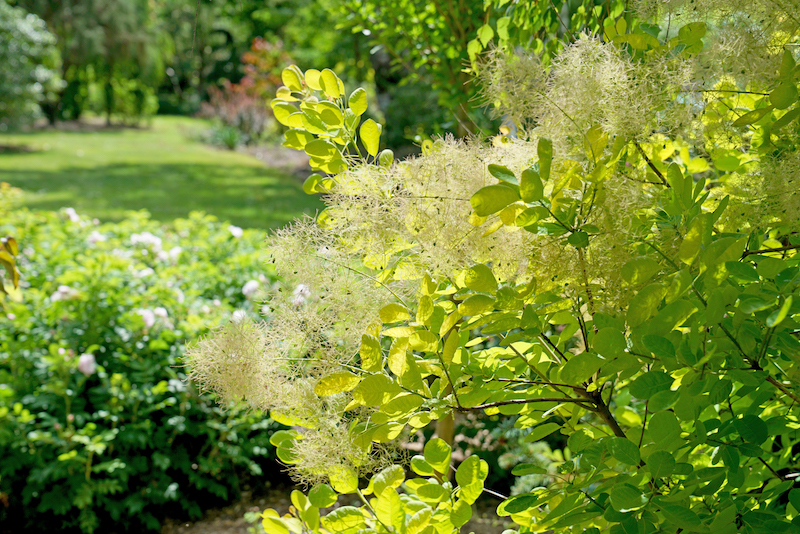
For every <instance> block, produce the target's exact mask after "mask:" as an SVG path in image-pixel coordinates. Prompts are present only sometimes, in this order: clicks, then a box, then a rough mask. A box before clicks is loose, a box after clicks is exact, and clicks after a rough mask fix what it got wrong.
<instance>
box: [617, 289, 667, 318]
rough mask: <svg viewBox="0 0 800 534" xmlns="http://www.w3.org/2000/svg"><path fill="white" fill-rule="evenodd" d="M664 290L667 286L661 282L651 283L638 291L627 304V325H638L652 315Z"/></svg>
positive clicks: (664, 292)
mask: <svg viewBox="0 0 800 534" xmlns="http://www.w3.org/2000/svg"><path fill="white" fill-rule="evenodd" d="M666 292H667V288H665V287H664V286H662V285H661V284H651V285H649V286H645V287H644V288H643V289H642V290H641V291H639V292H638V293H637V294H636V295H635V296H634V297H633V298H632V299H631V302H630V304H629V305H628V316H627V320H628V325H629V326H631V327H634V326H639V325H640V324H642V323H643V322H645V321H646V320H648V319H649V318H650V317H652V316H653V315H654V314H655V313H656V310H658V306H659V304H661V299H663V298H664V295H665V294H666Z"/></svg>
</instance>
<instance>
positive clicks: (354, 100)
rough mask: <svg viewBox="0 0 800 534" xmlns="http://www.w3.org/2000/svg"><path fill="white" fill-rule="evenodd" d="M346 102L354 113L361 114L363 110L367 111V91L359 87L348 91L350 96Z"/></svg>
mask: <svg viewBox="0 0 800 534" xmlns="http://www.w3.org/2000/svg"><path fill="white" fill-rule="evenodd" d="M347 104H348V106H349V107H350V109H351V110H353V113H355V114H356V115H363V114H364V112H365V111H367V92H366V91H365V90H364V89H363V88H361V87H359V88H358V89H356V90H355V91H353V92H352V93H350V98H349V99H347Z"/></svg>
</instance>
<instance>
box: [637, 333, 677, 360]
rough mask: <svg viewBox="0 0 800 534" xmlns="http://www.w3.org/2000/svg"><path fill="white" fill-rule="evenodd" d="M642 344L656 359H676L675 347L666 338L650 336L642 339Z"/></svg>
mask: <svg viewBox="0 0 800 534" xmlns="http://www.w3.org/2000/svg"><path fill="white" fill-rule="evenodd" d="M642 344H644V348H646V349H647V350H648V351H650V354H652V355H653V356H655V357H656V358H659V359H662V360H663V359H665V358H666V359H667V360H674V359H675V345H673V344H672V342H671V341H670V340H669V339H667V338H665V337H661V336H654V335H649V334H648V335H646V336H643V337H642Z"/></svg>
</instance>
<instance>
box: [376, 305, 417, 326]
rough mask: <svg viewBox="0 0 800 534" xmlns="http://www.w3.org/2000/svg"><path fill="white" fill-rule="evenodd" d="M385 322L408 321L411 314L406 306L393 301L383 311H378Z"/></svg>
mask: <svg viewBox="0 0 800 534" xmlns="http://www.w3.org/2000/svg"><path fill="white" fill-rule="evenodd" d="M378 315H379V316H380V318H381V322H382V323H383V324H389V323H396V322H398V321H407V320H408V319H409V318H410V317H411V316H410V314H409V313H408V310H407V309H406V307H405V306H402V305H400V304H396V303H392V304H387V305H386V306H384V307H383V308H381V311H380V312H378Z"/></svg>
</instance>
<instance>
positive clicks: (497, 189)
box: [469, 184, 520, 217]
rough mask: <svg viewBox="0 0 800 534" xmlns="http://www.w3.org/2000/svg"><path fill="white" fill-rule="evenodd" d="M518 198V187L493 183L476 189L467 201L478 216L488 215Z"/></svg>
mask: <svg viewBox="0 0 800 534" xmlns="http://www.w3.org/2000/svg"><path fill="white" fill-rule="evenodd" d="M519 199H520V197H519V188H518V187H512V186H510V185H504V184H495V185H489V186H486V187H482V188H481V189H478V191H477V192H476V193H475V194H474V195H472V197H471V198H470V199H469V203H470V204H471V205H472V209H474V210H475V213H476V214H477V215H478V216H479V217H488V216H489V215H492V214H493V213H497V212H498V211H500V210H501V209H503V208H505V207H506V206H508V205H509V204H511V203H513V202H516V201H517V200H519Z"/></svg>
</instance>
